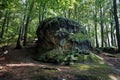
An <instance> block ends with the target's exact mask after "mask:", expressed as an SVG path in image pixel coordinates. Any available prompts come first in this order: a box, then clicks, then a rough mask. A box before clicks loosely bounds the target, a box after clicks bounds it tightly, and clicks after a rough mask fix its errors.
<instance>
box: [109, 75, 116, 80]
mask: <svg viewBox="0 0 120 80" xmlns="http://www.w3.org/2000/svg"><path fill="white" fill-rule="evenodd" d="M109 77H110V79H111V80H118V79H117V78H116V77H115V76H114V75H109Z"/></svg>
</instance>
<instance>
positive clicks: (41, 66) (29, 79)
mask: <svg viewBox="0 0 120 80" xmlns="http://www.w3.org/2000/svg"><path fill="white" fill-rule="evenodd" d="M31 53H33V50H32V48H25V49H20V50H17V49H14V46H13V47H11V48H9V54H8V55H7V56H6V58H5V57H1V58H0V80H45V79H44V78H43V79H33V77H35V76H37V75H38V74H41V75H44V73H45V75H46V77H48V76H49V75H48V73H50V74H51V75H54V76H57V79H54V80H66V79H64V78H67V79H68V80H87V79H76V77H75V76H73V75H72V74H73V73H77V72H78V70H77V69H72V68H70V67H69V66H63V65H54V64H49V63H42V62H37V61H35V60H33V59H32V54H31ZM100 56H101V57H103V58H104V60H105V62H106V63H107V64H109V65H110V66H111V67H113V70H116V72H117V73H116V74H117V75H118V76H120V75H119V74H120V58H119V57H117V58H116V57H110V56H107V55H106V54H104V53H103V54H101V55H100ZM57 73H58V74H57ZM68 73H70V74H68ZM39 76H40V75H39ZM46 80H50V79H49V77H48V79H46ZM113 80H120V78H119V77H118V79H113Z"/></svg>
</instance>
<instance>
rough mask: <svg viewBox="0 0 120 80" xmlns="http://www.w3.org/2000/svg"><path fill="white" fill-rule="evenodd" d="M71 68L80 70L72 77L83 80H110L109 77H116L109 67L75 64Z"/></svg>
mask: <svg viewBox="0 0 120 80" xmlns="http://www.w3.org/2000/svg"><path fill="white" fill-rule="evenodd" d="M71 67H72V68H74V69H78V70H80V72H77V73H74V75H75V76H77V77H78V78H79V77H80V78H83V80H112V79H111V77H110V76H109V75H116V73H115V72H113V70H112V69H111V67H110V66H108V65H105V64H97V65H96V64H76V65H72V66H71ZM116 77H117V75H116ZM84 78H85V79H84ZM80 80H82V79H80Z"/></svg>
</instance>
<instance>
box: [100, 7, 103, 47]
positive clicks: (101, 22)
mask: <svg viewBox="0 0 120 80" xmlns="http://www.w3.org/2000/svg"><path fill="white" fill-rule="evenodd" d="M100 18H101V21H100V26H101V47H104V31H103V30H104V25H103V11H102V7H100Z"/></svg>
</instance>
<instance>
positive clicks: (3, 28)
mask: <svg viewBox="0 0 120 80" xmlns="http://www.w3.org/2000/svg"><path fill="white" fill-rule="evenodd" d="M6 20H7V11H6V13H5V16H4V20H3V24H2V30H1V33H0V39H2V38H3V35H4V31H5V24H6Z"/></svg>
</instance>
